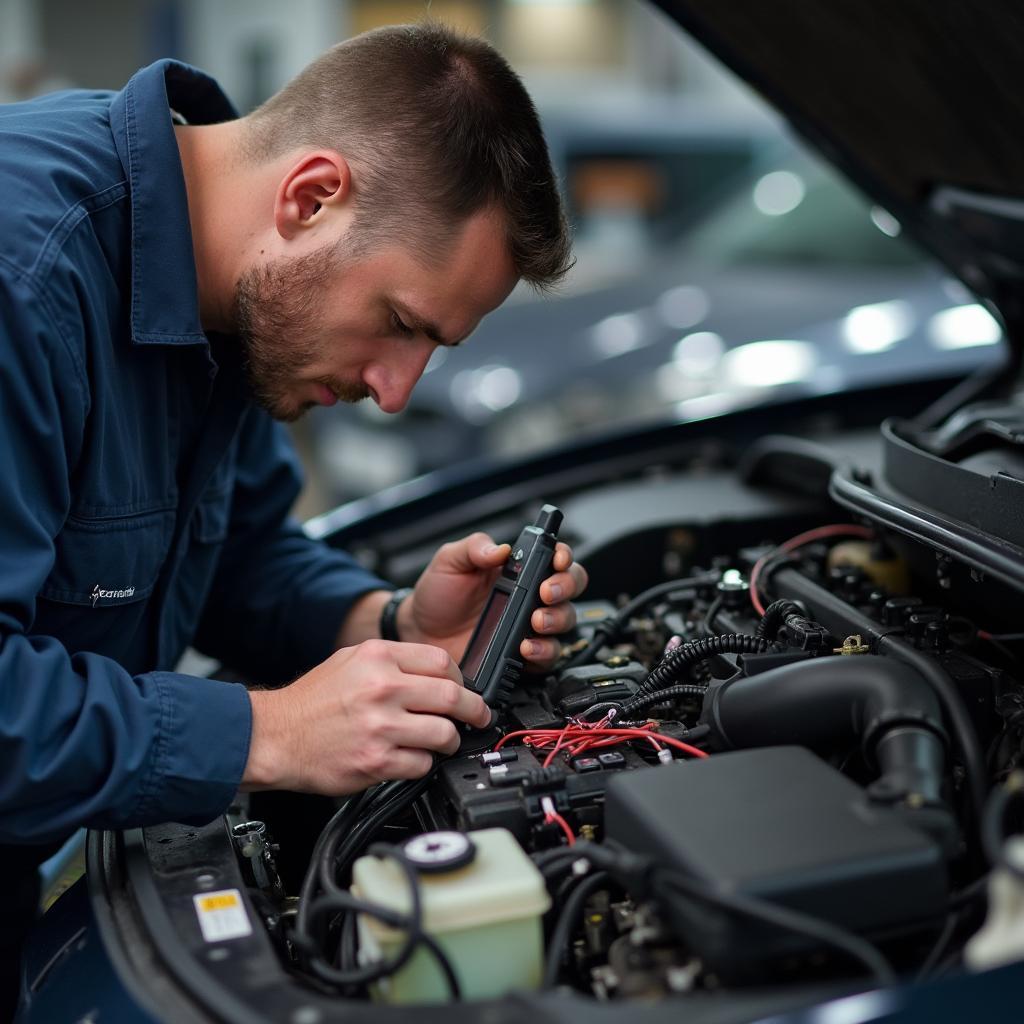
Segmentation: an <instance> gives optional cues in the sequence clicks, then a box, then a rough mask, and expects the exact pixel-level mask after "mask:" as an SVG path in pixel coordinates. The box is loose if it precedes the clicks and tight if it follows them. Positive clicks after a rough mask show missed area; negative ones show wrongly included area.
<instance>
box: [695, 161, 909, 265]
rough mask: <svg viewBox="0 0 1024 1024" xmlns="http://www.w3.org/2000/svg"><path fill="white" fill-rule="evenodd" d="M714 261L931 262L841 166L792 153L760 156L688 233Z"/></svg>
mask: <svg viewBox="0 0 1024 1024" xmlns="http://www.w3.org/2000/svg"><path fill="white" fill-rule="evenodd" d="M680 249H681V251H682V252H683V253H685V254H687V255H689V256H691V257H693V258H699V259H700V260H702V261H703V262H705V263H706V264H707V265H708V266H714V267H723V266H743V265H746V266H750V265H757V264H771V265H775V266H780V267H781V266H788V267H800V266H821V265H826V266H836V267H844V266H853V267H907V266H913V265H919V264H922V263H924V262H926V257H925V256H924V255H923V254H922V253H921V251H920V250H919V249H918V248H917V247H915V246H914V245H912V244H911V243H909V242H907V241H906V240H905V239H904V238H903V237H902V231H901V227H900V224H899V223H898V222H897V221H896V219H895V218H894V217H892V216H891V215H890V214H889V213H887V212H886V211H885V210H883V209H882V208H881V207H878V206H873V205H872V204H871V203H870V202H869V201H867V200H865V199H864V197H863V196H861V195H860V194H859V193H858V192H857V191H856V190H855V189H854V188H853V186H851V185H850V184H849V183H847V182H846V181H844V180H843V179H842V178H841V177H840V176H839V175H838V174H837V173H836V172H835V171H832V170H830V169H829V168H828V167H826V166H825V165H824V164H822V163H821V162H820V161H817V160H814V159H812V158H811V157H810V156H808V155H806V154H798V153H797V152H795V151H790V152H789V153H788V154H779V155H778V156H777V157H773V158H771V159H767V160H763V161H761V162H760V163H759V164H758V165H757V166H756V167H753V168H751V173H750V174H749V175H747V176H745V177H744V180H742V181H740V182H737V185H736V187H735V189H734V192H733V194H732V195H731V196H730V197H729V198H728V199H726V200H725V201H724V202H722V203H721V204H719V205H718V206H717V207H715V208H714V209H713V210H712V211H711V212H710V213H709V214H708V215H707V216H706V217H705V218H704V219H703V221H702V222H701V223H700V224H698V225H697V226H696V227H695V228H693V229H692V230H691V231H690V232H688V234H687V236H686V237H685V238H684V240H683V241H682V242H681V244H680Z"/></svg>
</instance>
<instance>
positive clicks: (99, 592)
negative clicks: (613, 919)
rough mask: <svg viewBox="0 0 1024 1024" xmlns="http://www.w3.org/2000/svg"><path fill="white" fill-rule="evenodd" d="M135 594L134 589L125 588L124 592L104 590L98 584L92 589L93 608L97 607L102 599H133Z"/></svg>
mask: <svg viewBox="0 0 1024 1024" xmlns="http://www.w3.org/2000/svg"><path fill="white" fill-rule="evenodd" d="M134 594H135V588H134V587H125V588H124V589H123V590H104V589H103V588H102V587H101V586H100V585H99V584H98V583H97V584H96V586H95V587H93V588H92V594H91V597H92V606H93V608H95V607H96V602H97V601H99V600H100V598H102V597H114V598H117V597H132V596H134Z"/></svg>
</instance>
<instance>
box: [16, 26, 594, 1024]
mask: <svg viewBox="0 0 1024 1024" xmlns="http://www.w3.org/2000/svg"><path fill="white" fill-rule="evenodd" d="M0 192H2V194H3V195H4V196H5V197H6V202H5V204H4V206H3V208H2V209H0V236H2V237H3V238H4V246H3V250H2V251H0V505H2V508H3V510H4V511H3V514H2V516H0V844H4V845H3V846H2V847H0V866H2V867H3V869H4V870H3V875H4V878H5V883H9V882H10V881H11V879H12V878H14V879H16V880H17V881H16V889H17V890H18V891H19V892H20V899H21V902H22V905H23V912H22V916H21V919H20V920H21V921H22V922H23V921H24V915H25V914H26V913H27V912H28V911H29V910H30V908H31V905H32V903H33V901H34V899H35V892H34V883H33V882H32V881H31V879H32V877H33V872H34V866H35V864H36V863H38V862H39V860H40V859H41V858H42V857H43V855H44V854H45V852H46V851H47V849H48V848H50V845H51V844H52V843H53V842H56V841H59V840H60V839H61V838H62V837H63V836H66V835H67V834H68V833H69V832H71V831H72V830H73V829H74V828H76V827H78V826H80V825H83V824H84V825H89V826H94V827H128V826H137V825H144V824H147V823H151V822H156V821H161V820H184V821H206V820H210V819H211V818H213V817H215V816H216V815H218V814H220V813H221V812H222V811H223V810H224V809H225V807H226V806H227V804H228V802H229V801H230V799H231V798H232V795H233V794H234V793H235V791H236V790H237V788H238V787H239V786H241V787H243V788H249V789H258V788H280V789H293V790H304V791H309V792H316V793H326V794H343V793H349V792H353V791H357V790H359V789H362V788H364V787H366V786H367V785H369V784H371V783H373V782H376V781H378V780H380V779H398V778H412V777H416V776H419V775H422V774H423V773H424V772H425V771H427V769H428V768H429V766H430V763H431V756H432V753H433V752H438V751H439V752H452V751H454V750H455V748H456V746H457V742H458V739H457V732H456V725H455V722H456V721H462V722H466V723H469V724H470V725H473V726H483V725H484V724H486V722H487V721H488V718H489V714H488V711H487V708H486V707H485V706H484V705H483V703H482V701H481V700H480V699H479V697H477V696H476V695H475V694H473V693H472V692H470V691H467V690H465V689H463V688H462V685H461V676H460V674H459V671H458V669H457V667H456V659H458V658H459V657H460V656H461V654H462V651H463V649H464V647H465V645H466V642H467V640H468V637H469V634H470V632H471V629H472V626H473V624H474V622H475V619H476V616H477V614H478V613H479V610H480V608H481V605H482V603H483V600H484V597H485V595H486V594H487V592H488V591H489V588H490V586H491V583H492V581H493V579H494V577H495V575H496V573H497V567H498V566H500V565H501V564H502V562H503V561H504V559H505V557H506V556H507V554H508V549H507V547H506V546H504V545H495V544H494V543H492V542H491V540H490V538H488V537H486V536H484V535H483V534H475V535H473V536H471V537H468V538H466V539H464V540H462V541H459V542H456V543H453V544H450V545H446V546H445V547H444V548H442V549H441V550H440V551H439V552H438V553H437V555H436V556H435V557H434V559H433V561H432V562H431V564H430V566H429V567H428V569H427V570H426V571H425V572H424V574H423V576H422V577H421V578H420V580H419V581H418V583H417V585H416V587H415V590H414V591H413V593H412V594H411V595H410V596H408V597H407V598H406V599H404V600H399V599H396V598H393V597H392V590H391V587H390V586H389V585H388V584H387V583H386V582H385V581H383V580H380V579H377V578H376V577H374V576H373V575H371V574H370V573H368V572H366V571H364V570H363V569H361V568H360V567H359V566H358V565H357V564H356V563H355V562H354V561H353V560H352V559H350V558H348V557H347V556H345V555H344V554H342V553H340V552H332V551H328V550H327V549H325V548H323V547H321V546H319V545H316V544H314V543H313V542H311V541H309V540H308V539H307V538H305V537H304V535H303V534H302V532H301V530H300V529H299V528H298V527H297V526H296V525H295V524H294V523H292V522H290V521H289V520H288V518H287V513H288V509H289V508H290V507H291V505H292V503H293V501H294V498H295V496H296V493H297V490H298V478H297V473H296V470H295V465H294V459H293V457H292V455H291V453H290V450H289V449H288V446H287V443H286V440H285V435H284V433H283V428H282V427H281V425H280V424H279V423H275V422H274V421H275V420H278V421H280V420H290V419H294V418H295V417H297V416H299V415H300V414H301V413H302V412H303V411H304V410H305V409H307V408H309V407H310V406H313V405H316V404H324V405H327V404H331V403H333V402H335V401H337V400H339V399H341V400H344V401H357V400H359V399H361V398H365V397H369V398H371V399H372V400H373V401H375V402H376V403H377V404H378V405H379V406H380V407H381V408H382V409H383V410H385V411H386V412H397V411H399V410H400V409H402V408H403V406H404V405H405V403H406V401H407V399H408V397H409V393H410V391H411V389H412V387H413V385H414V383H415V382H416V380H417V379H418V378H419V376H420V374H421V373H422V372H423V369H424V366H425V365H426V362H427V360H428V359H429V358H430V355H431V353H432V352H433V351H434V350H435V348H436V347H437V346H438V345H457V344H459V343H460V342H461V341H463V340H464V339H465V338H466V337H467V336H468V335H469V334H470V333H471V332H472V330H473V328H474V327H475V326H476V324H477V323H478V322H479V320H480V319H481V318H482V317H483V316H484V315H485V314H486V313H488V312H489V311H491V310H492V309H494V308H495V307H496V306H498V305H499V304H500V303H501V302H502V301H503V300H504V299H505V297H506V296H507V295H508V293H509V292H510V291H511V289H512V287H513V286H514V284H515V283H516V281H517V280H519V279H521V278H525V279H526V280H529V281H531V282H532V283H534V284H536V285H539V286H542V287H543V286H544V285H547V284H550V283H551V282H553V281H556V280H557V279H558V278H559V277H560V276H561V274H563V273H564V271H565V269H566V267H567V264H568V244H567V238H566V231H565V225H564V219H563V216H562V213H561V209H560V205H559V200H558V196H557V192H556V189H555V184H554V180H553V176H552V173H551V167H550V163H549V161H548V157H547V153H546V149H545V146H544V142H543V139H542V137H541V134H540V130H539V126H538V123H537V118H536V114H535V112H534V110H533V107H532V105H531V104H530V101H529V99H528V97H527V95H526V93H525V91H524V90H523V88H522V85H521V83H520V82H519V81H518V79H517V78H516V77H515V75H514V74H513V73H512V72H511V70H510V69H509V68H508V66H507V65H506V64H505V63H504V61H503V60H502V59H501V58H500V57H499V56H498V55H497V54H496V53H494V51H493V50H491V49H490V48H489V47H487V46H486V45H485V44H483V43H482V42H479V41H472V40H465V39H462V38H460V37H457V36H455V35H453V34H451V33H449V32H447V31H446V30H444V29H442V28H439V27H436V26H420V27H399V28H392V29H386V30H381V31H378V32H375V33H370V34H367V35H365V36H361V37H358V38H357V39H354V40H351V41H349V42H348V43H346V44H343V45H341V46H339V47H335V48H334V49H332V50H331V51H329V52H328V53H327V54H325V55H324V56H323V57H321V58H320V59H319V60H317V61H315V62H314V63H313V64H312V65H310V66H309V67H308V68H307V69H306V70H305V71H304V72H302V74H300V75H299V76H298V77H297V78H296V79H295V80H294V81H293V82H292V83H290V84H289V85H288V86H286V87H285V89H284V90H282V92H281V93H279V94H278V95H277V96H275V97H273V98H272V99H271V100H270V101H269V102H268V103H267V104H265V105H264V106H263V107H262V108H260V109H259V110H257V111H256V112H254V113H253V114H252V115H250V116H248V117H245V118H242V119H236V117H235V113H234V111H233V110H232V108H231V107H230V105H229V103H228V102H227V100H226V99H225V98H224V96H223V94H222V93H221V92H220V90H219V89H218V88H217V86H216V84H215V83H214V82H213V81H212V80H210V79H209V78H207V77H205V76H204V75H202V74H200V73H199V72H197V71H195V70H193V69H191V68H187V67H185V66H184V65H181V64H177V63H174V62H170V61H163V62H159V63H157V64H154V65H152V66H151V67H149V68H146V69H144V70H143V71H140V72H139V73H138V74H137V75H136V76H135V77H134V78H133V79H132V80H131V81H130V82H129V83H128V85H127V86H126V87H125V89H124V90H123V91H121V92H119V93H115V94H110V93H97V92H81V91H79V92H69V93H58V94H56V95H54V96H50V97H44V98H42V99H40V100H36V101H33V102H30V103H25V104H17V105H12V106H10V107H7V108H0ZM555 569H556V571H555V573H554V574H553V575H552V576H551V578H550V579H548V580H547V581H546V582H545V583H544V584H543V587H542V590H541V594H542V597H543V600H544V602H545V606H544V607H543V608H542V609H539V610H538V611H537V612H536V613H535V615H534V617H533V622H532V625H533V627H534V629H535V630H536V632H537V634H538V635H537V637H536V638H534V639H532V640H527V641H524V644H523V650H522V653H523V656H524V658H526V659H527V660H529V661H531V662H533V663H534V664H535V665H538V666H544V665H547V664H550V662H551V661H552V660H553V658H554V656H555V653H556V649H557V642H556V641H555V640H554V639H553V637H554V635H555V634H558V633H560V632H562V631H564V630H566V629H568V628H569V627H570V626H571V625H572V622H573V612H572V608H571V605H570V604H569V603H568V602H569V600H570V599H571V598H572V597H574V596H575V595H576V594H578V593H579V592H580V591H581V590H582V588H583V586H584V585H585V583H586V575H585V573H584V571H583V570H582V568H581V567H580V566H579V565H577V564H575V563H573V562H572V556H571V553H570V551H569V550H568V548H566V547H565V546H564V545H561V546H560V547H559V550H558V553H557V555H556V562H555ZM382 635H383V636H384V637H386V638H387V637H389V638H390V639H381V637H382ZM395 640H400V641H402V642H400V643H396V642H393V641H395ZM190 643H194V644H195V645H196V646H197V647H199V648H200V649H201V650H204V651H206V652H207V653H209V654H211V655H213V656H215V657H218V658H220V659H221V660H222V661H224V662H226V663H228V664H231V665H233V666H236V667H239V668H241V669H243V670H246V671H247V672H248V673H249V674H250V675H252V676H254V677H256V678H259V679H261V680H263V681H265V682H269V683H273V684H281V683H284V682H287V681H288V680H290V679H294V680H295V681H294V682H292V683H291V684H290V685H288V686H284V687H280V686H279V688H277V689H271V688H268V689H257V690H253V691H251V692H247V691H246V690H245V689H244V688H242V687H239V686H234V685H230V684H227V683H223V682H218V681H215V680H205V679H196V678H190V677H188V676H184V675H180V674H177V673H175V672H174V671H173V669H174V666H175V664H176V663H177V661H178V659H179V657H180V655H181V653H182V651H183V650H184V648H185V647H186V646H187V645H188V644H190ZM332 652H335V653H332ZM296 677H298V678H296ZM19 886H20V888H19ZM5 891H8V892H9V889H8V890H5ZM15 917H17V915H8V916H7V922H8V923H7V926H6V928H7V937H6V942H7V945H8V950H7V951H5V950H2V949H0V962H2V963H6V964H8V965H10V964H11V963H12V958H11V956H10V955H9V950H10V948H12V947H13V946H14V945H16V943H17V941H18V935H19V934H20V930H21V928H22V927H23V924H19V923H18V921H15V920H13V918H15ZM0 941H2V940H0ZM8 981H9V979H8ZM0 1012H2V1011H0Z"/></svg>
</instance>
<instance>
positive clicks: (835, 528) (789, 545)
mask: <svg viewBox="0 0 1024 1024" xmlns="http://www.w3.org/2000/svg"><path fill="white" fill-rule="evenodd" d="M836 536H840V537H842V536H846V537H862V538H864V539H865V540H871V539H872V538H874V536H875V534H874V531H873V530H869V529H868V528H867V527H866V526H855V525H853V524H852V523H836V524H835V525H832V526H818V527H815V529H813V530H807V531H805V532H804V533H798V534H797V535H796V536H795V537H791V538H790V539H789V540H787V541H786V542H785V543H783V544H780V545H779V546H778V547H777V548H774V549H773V550H772V551H769V552H768V554H766V555H762V556H761V557H760V558H759V559H758V560H757V561H756V562H755V563H754V568H753V569H751V570H750V603H751V604H752V605H753V606H754V611H756V612H757V614H758V615H764V605H762V604H761V599H760V598H759V597H758V594H757V579H758V577H759V576H760V575H761V570H762V569H763V568H764V564H765V562H767V561H768V559H769V558H773V557H774V556H775V555H777V554H779V552H781V551H785V552H787V553H788V552H790V551H795V550H796V549H797V548H800V547H803V546H804V545H805V544H811V543H813V542H814V541H816V540H824V539H825V538H826V537H836Z"/></svg>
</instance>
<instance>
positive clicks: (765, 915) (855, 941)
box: [655, 870, 896, 987]
mask: <svg viewBox="0 0 1024 1024" xmlns="http://www.w3.org/2000/svg"><path fill="white" fill-rule="evenodd" d="M656 881H657V883H660V884H656V889H655V891H656V892H658V893H659V894H664V893H666V892H669V891H674V892H675V893H676V894H677V895H682V896H685V897H687V898H688V899H693V900H697V901H698V902H700V903H710V904H712V905H714V906H718V907H722V908H723V909H725V910H730V911H732V912H733V913H736V914H741V915H742V916H744V917H751V918H754V919H755V920H758V921H763V922H765V923H766V924H770V925H774V926H775V927H777V928H782V929H784V930H785V931H788V932H795V933H797V934H799V935H805V936H808V937H809V938H812V939H814V940H815V941H816V942H820V943H823V944H824V945H826V946H830V947H832V948H833V949H838V950H841V951H842V952H844V953H846V954H847V955H848V956H850V957H851V958H853V959H854V960H856V961H858V962H859V963H860V964H862V965H863V966H864V967H866V968H867V969H868V971H869V972H870V973H871V974H872V975H873V976H874V978H875V979H876V980H877V981H878V983H879V984H880V985H882V986H886V987H887V986H889V985H894V984H895V983H896V972H895V971H893V969H892V967H891V966H890V964H889V962H888V961H887V960H886V959H885V957H884V956H882V954H881V953H880V952H879V951H878V950H877V949H876V948H875V947H874V946H873V945H871V943H870V942H868V941H866V940H865V939H862V938H861V937H860V936H859V935H855V934H854V933H853V932H850V931H847V930H846V929H845V928H840V927H839V926H838V925H834V924H832V922H831V921H823V920H822V919H821V918H817V917H811V916H810V915H808V914H804V913H801V912H800V911H796V910H791V909H790V908H789V907H783V906H780V905H779V904H777V903H769V902H767V901H765V900H760V899H755V898H754V897H751V896H741V895H739V894H738V893H735V892H725V891H724V890H722V889H720V888H709V887H708V885H707V884H706V882H703V881H697V880H696V879H691V878H687V877H686V876H684V875H680V874H677V873H675V872H672V871H666V870H660V871H657V872H656Z"/></svg>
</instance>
